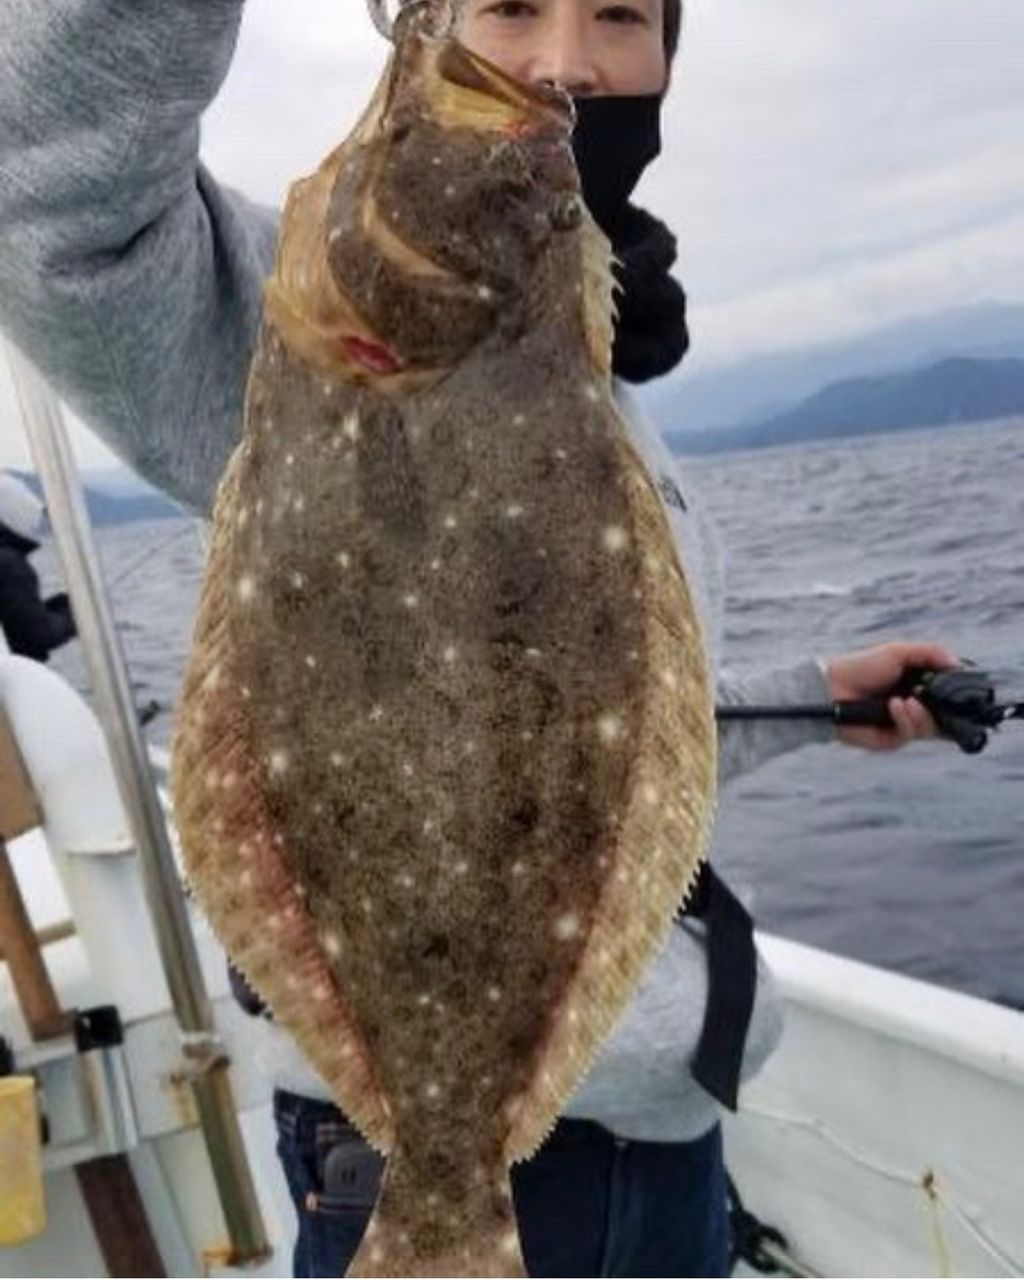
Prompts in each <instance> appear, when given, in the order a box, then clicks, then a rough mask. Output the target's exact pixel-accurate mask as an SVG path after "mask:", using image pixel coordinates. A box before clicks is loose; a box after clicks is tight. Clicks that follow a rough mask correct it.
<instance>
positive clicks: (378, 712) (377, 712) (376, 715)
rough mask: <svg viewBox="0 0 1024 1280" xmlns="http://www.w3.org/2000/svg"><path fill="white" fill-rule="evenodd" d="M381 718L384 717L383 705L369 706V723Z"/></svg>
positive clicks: (375, 722) (376, 721) (374, 722)
mask: <svg viewBox="0 0 1024 1280" xmlns="http://www.w3.org/2000/svg"><path fill="white" fill-rule="evenodd" d="M383 718H384V708H383V707H379V706H378V707H371V708H370V715H369V720H370V723H371V724H377V723H378V722H379V721H380V720H382V719H383Z"/></svg>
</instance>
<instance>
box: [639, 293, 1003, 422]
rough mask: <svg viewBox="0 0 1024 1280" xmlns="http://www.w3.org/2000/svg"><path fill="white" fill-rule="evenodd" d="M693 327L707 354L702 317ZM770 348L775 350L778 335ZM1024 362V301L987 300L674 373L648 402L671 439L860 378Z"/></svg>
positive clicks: (761, 416)
mask: <svg viewBox="0 0 1024 1280" xmlns="http://www.w3.org/2000/svg"><path fill="white" fill-rule="evenodd" d="M691 328H692V334H691V336H692V340H693V349H692V353H691V360H692V358H693V356H694V355H699V353H700V342H701V337H700V327H699V313H698V314H697V316H696V318H695V320H694V323H693V324H692V326H691ZM765 345H766V346H769V345H770V335H768V336H767V339H766V342H765ZM957 356H967V357H973V358H975V359H980V360H1001V359H1007V358H1010V359H1014V358H1016V359H1024V304H1019V303H1006V302H993V301H986V302H979V303H976V304H974V305H972V306H964V307H954V308H950V309H948V310H945V311H939V312H935V313H932V314H929V315H923V316H916V317H913V318H911V319H907V320H902V321H900V322H898V323H896V324H890V325H884V326H881V327H879V328H877V329H874V330H872V331H871V332H869V333H866V334H861V335H857V336H854V337H852V338H846V339H843V340H841V341H835V342H829V343H822V344H820V345H816V346H813V347H808V348H800V349H796V350H792V351H775V352H769V353H768V354H765V355H752V356H749V357H747V358H745V359H742V360H738V361H734V362H732V363H730V364H728V365H723V366H721V367H719V368H716V369H712V370H707V371H701V370H700V369H699V368H698V369H697V370H696V371H692V365H691V362H690V360H686V361H684V362H683V364H682V365H681V366H680V367H679V369H678V370H676V371H675V372H674V373H672V374H669V375H668V376H667V377H665V378H660V379H658V381H657V382H654V383H652V384H651V385H650V387H649V388H643V389H641V399H642V400H643V402H644V405H645V406H646V408H647V409H648V411H649V412H650V413H651V415H652V416H653V418H654V420H655V421H656V422H657V423H658V425H659V426H660V427H661V429H662V431H664V432H665V433H666V434H667V435H671V436H681V435H683V434H684V433H689V432H691V431H694V432H703V431H707V430H710V429H713V428H718V427H735V426H737V425H739V424H746V423H753V422H763V421H766V420H768V419H770V418H772V417H774V416H776V415H778V414H781V413H783V412H785V411H787V410H789V409H792V408H793V407H794V406H796V405H798V404H799V403H801V401H803V400H806V399H807V397H809V396H812V395H814V394H815V393H816V392H818V391H820V390H821V389H822V388H823V387H826V386H828V385H830V384H831V383H835V382H842V381H847V380H849V379H853V378H863V377H871V378H875V377H882V376H884V375H886V374H890V373H906V372H908V371H911V370H915V369H922V368H925V367H927V366H930V365H934V364H938V363H940V362H941V361H943V360H944V359H947V358H948V357H957Z"/></svg>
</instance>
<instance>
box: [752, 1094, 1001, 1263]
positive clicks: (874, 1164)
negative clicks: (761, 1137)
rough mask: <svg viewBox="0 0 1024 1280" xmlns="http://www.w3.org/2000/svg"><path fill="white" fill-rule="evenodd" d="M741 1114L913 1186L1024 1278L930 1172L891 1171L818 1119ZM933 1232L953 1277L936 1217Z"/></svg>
mask: <svg viewBox="0 0 1024 1280" xmlns="http://www.w3.org/2000/svg"><path fill="white" fill-rule="evenodd" d="M743 1115H745V1116H752V1117H755V1118H757V1119H761V1120H768V1121H771V1122H772V1123H775V1124H780V1125H788V1126H789V1127H790V1128H793V1129H802V1130H804V1131H805V1132H808V1133H812V1134H814V1135H815V1136H816V1137H818V1138H820V1139H821V1140H822V1141H823V1142H826V1143H828V1144H829V1145H830V1146H832V1147H834V1148H835V1149H836V1150H837V1151H839V1152H840V1153H841V1154H842V1155H844V1156H845V1157H846V1158H847V1159H848V1160H850V1161H851V1162H852V1163H854V1164H857V1165H859V1166H860V1167H861V1168H862V1169H866V1170H867V1171H868V1172H869V1173H873V1174H875V1175H876V1176H878V1177H881V1178H885V1179H886V1180H887V1181H888V1182H894V1183H897V1184H899V1185H901V1186H907V1187H913V1188H915V1189H916V1190H919V1191H924V1193H925V1195H926V1196H927V1197H928V1200H929V1203H930V1204H931V1205H932V1207H933V1209H934V1207H935V1206H936V1205H940V1204H941V1205H942V1207H943V1208H944V1209H945V1210H946V1211H947V1213H950V1214H951V1215H952V1216H953V1217H954V1218H956V1220H957V1221H958V1222H959V1223H960V1225H961V1226H962V1227H963V1228H964V1230H965V1231H966V1232H967V1233H968V1235H970V1236H971V1237H972V1238H973V1239H974V1241H975V1242H976V1243H977V1244H978V1245H979V1246H980V1247H981V1248H982V1249H983V1250H984V1251H985V1252H986V1253H987V1254H988V1255H989V1257H991V1258H992V1259H994V1260H995V1261H996V1262H997V1263H998V1264H999V1265H1000V1266H1001V1267H1002V1268H1003V1269H1004V1270H1005V1272H1006V1274H1007V1275H1008V1276H1020V1275H1024V1266H1022V1265H1021V1263H1020V1262H1018V1261H1016V1260H1015V1259H1014V1258H1013V1257H1012V1256H1011V1255H1010V1254H1009V1253H1007V1252H1006V1250H1005V1249H1003V1248H1002V1247H1001V1246H1000V1245H998V1244H997V1243H996V1242H995V1241H994V1240H993V1239H991V1237H990V1236H988V1235H987V1233H986V1232H985V1231H984V1229H983V1228H982V1227H981V1225H980V1223H979V1222H978V1221H977V1220H976V1219H975V1218H974V1217H972V1215H971V1214H969V1213H968V1212H967V1211H966V1210H965V1209H963V1208H961V1206H960V1205H959V1204H957V1203H956V1201H955V1200H952V1199H950V1198H949V1197H948V1196H947V1195H945V1194H944V1192H943V1191H942V1190H941V1189H940V1187H939V1184H938V1181H937V1179H936V1177H935V1175H934V1173H932V1172H931V1170H929V1171H927V1172H926V1173H925V1174H924V1175H923V1176H921V1175H918V1174H910V1173H906V1172H905V1171H903V1170H901V1169H893V1168H891V1167H886V1166H885V1165H883V1164H881V1163H879V1162H878V1161H877V1160H874V1159H872V1158H871V1157H870V1156H866V1155H864V1154H863V1153H862V1152H860V1151H857V1150H856V1149H855V1148H854V1147H852V1146H850V1145H849V1144H848V1143H847V1142H845V1141H843V1139H841V1138H840V1137H838V1136H837V1135H836V1134H834V1133H832V1132H831V1131H830V1130H829V1129H827V1128H826V1126H825V1124H824V1122H823V1121H822V1120H820V1119H818V1118H817V1117H814V1116H811V1117H804V1116H793V1115H787V1114H785V1113H784V1112H781V1111H772V1110H770V1109H769V1108H767V1107H746V1106H745V1107H744V1108H743ZM934 1231H935V1236H936V1241H935V1247H936V1255H937V1258H936V1261H937V1265H938V1268H939V1274H940V1275H943V1276H948V1275H952V1269H951V1263H950V1257H949V1250H948V1247H947V1245H946V1243H945V1241H944V1240H943V1238H942V1235H941V1228H940V1226H939V1222H938V1217H937V1214H936V1215H935V1218H934Z"/></svg>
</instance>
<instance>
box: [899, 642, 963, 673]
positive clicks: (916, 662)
mask: <svg viewBox="0 0 1024 1280" xmlns="http://www.w3.org/2000/svg"><path fill="white" fill-rule="evenodd" d="M891 651H892V652H894V653H895V655H896V656H897V657H898V658H899V660H900V661H901V662H902V663H903V665H904V667H931V668H933V669H934V670H936V671H946V670H948V669H949V668H951V667H959V666H961V665H962V660H961V658H960V657H959V656H958V655H957V654H955V653H954V652H953V650H952V649H947V648H946V646H945V645H941V644H910V643H904V642H902V641H894V642H893V643H892V646H891Z"/></svg>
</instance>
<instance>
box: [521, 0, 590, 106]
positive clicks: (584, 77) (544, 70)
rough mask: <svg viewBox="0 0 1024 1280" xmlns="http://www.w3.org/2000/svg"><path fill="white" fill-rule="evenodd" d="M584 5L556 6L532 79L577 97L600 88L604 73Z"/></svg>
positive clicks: (533, 61)
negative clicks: (588, 25) (590, 35)
mask: <svg viewBox="0 0 1024 1280" xmlns="http://www.w3.org/2000/svg"><path fill="white" fill-rule="evenodd" d="M582 8H583V6H582V5H579V6H578V5H575V4H572V5H553V6H552V10H553V12H552V16H551V20H550V23H549V24H548V27H547V30H546V31H545V32H544V38H543V40H542V41H541V42H540V45H539V47H538V49H537V51H536V53H535V54H534V57H533V58H532V59H531V66H530V69H529V79H530V80H531V81H532V83H534V84H554V85H558V86H559V88H562V89H565V90H566V91H567V92H568V93H570V94H572V96H573V97H586V96H587V95H589V94H594V93H597V92H598V91H599V88H600V79H601V77H600V70H599V67H598V64H597V59H596V57H595V53H594V50H593V48H592V44H591V41H590V40H589V38H588V32H587V30H586V26H585V23H584V22H583V21H582V18H583V14H582V13H581V10H582Z"/></svg>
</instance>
